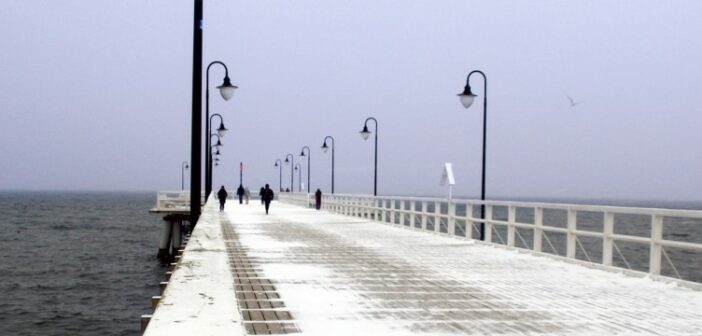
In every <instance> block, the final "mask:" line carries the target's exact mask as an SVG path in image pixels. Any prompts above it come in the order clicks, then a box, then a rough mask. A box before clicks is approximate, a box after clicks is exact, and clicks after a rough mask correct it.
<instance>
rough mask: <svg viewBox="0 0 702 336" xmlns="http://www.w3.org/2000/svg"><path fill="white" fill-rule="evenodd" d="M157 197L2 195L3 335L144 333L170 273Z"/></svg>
mask: <svg viewBox="0 0 702 336" xmlns="http://www.w3.org/2000/svg"><path fill="white" fill-rule="evenodd" d="M155 196H156V194H155V193H148V194H147V193H59V192H48V193H39V192H0V232H1V234H0V237H2V238H0V293H1V294H0V295H2V298H1V299H0V335H138V334H139V316H140V315H141V314H147V313H149V312H150V308H149V299H150V298H151V296H153V295H158V283H159V281H162V279H164V272H165V271H166V270H165V269H164V268H162V267H161V266H160V265H159V263H158V261H157V260H156V257H155V256H156V252H157V244H158V235H159V227H160V223H161V217H160V216H158V215H150V214H149V213H148V210H149V208H151V207H152V206H153V205H154V204H155Z"/></svg>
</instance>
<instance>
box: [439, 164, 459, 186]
mask: <svg viewBox="0 0 702 336" xmlns="http://www.w3.org/2000/svg"><path fill="white" fill-rule="evenodd" d="M454 184H456V180H455V179H454V178H453V166H452V165H451V163H450V162H446V163H444V173H443V174H442V175H441V185H442V186H445V185H454Z"/></svg>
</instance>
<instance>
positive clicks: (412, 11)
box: [0, 0, 702, 200]
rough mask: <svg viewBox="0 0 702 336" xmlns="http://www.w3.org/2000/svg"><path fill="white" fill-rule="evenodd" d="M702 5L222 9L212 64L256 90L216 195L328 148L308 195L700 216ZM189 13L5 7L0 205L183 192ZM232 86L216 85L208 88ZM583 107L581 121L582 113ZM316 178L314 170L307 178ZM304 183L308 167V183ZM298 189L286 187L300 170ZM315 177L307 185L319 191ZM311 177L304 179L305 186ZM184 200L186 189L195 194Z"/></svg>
mask: <svg viewBox="0 0 702 336" xmlns="http://www.w3.org/2000/svg"><path fill="white" fill-rule="evenodd" d="M699 13H702V2H700V1H664V2H662V1H642V0H637V1H409V0H404V1H399V0H398V1H386V0H381V1H377V0H374V1H332V0H330V1H301V0H296V1H231V0H206V1H205V33H204V46H205V47H204V50H205V51H204V60H205V63H204V65H205V66H206V65H207V63H209V62H210V61H212V60H221V61H224V62H225V63H227V65H228V66H229V69H230V77H231V79H232V82H233V83H234V84H236V85H238V86H239V87H240V89H239V90H238V91H237V93H236V94H235V96H234V98H232V100H231V101H229V102H224V101H223V100H222V99H221V98H220V97H219V96H218V95H216V92H212V93H213V95H212V97H211V98H212V99H211V103H210V108H211V111H212V113H221V114H223V115H224V117H225V124H226V125H227V127H228V128H229V129H230V133H229V134H228V135H227V137H226V138H224V139H223V142H224V143H225V147H224V148H223V156H222V160H223V164H222V165H221V166H220V167H219V168H217V169H216V170H215V184H216V185H219V184H222V183H224V184H226V185H227V186H229V187H230V188H233V187H235V183H238V163H239V162H240V161H244V164H245V168H246V171H245V176H244V180H245V184H247V185H249V186H251V187H253V188H254V189H257V188H258V187H259V186H260V185H261V184H263V183H266V182H268V183H271V184H272V185H274V186H277V184H278V170H277V169H276V168H274V167H273V162H274V161H275V159H276V158H284V157H285V154H287V153H292V154H294V155H295V160H296V162H297V160H299V156H298V155H299V153H300V149H301V147H302V146H303V145H308V146H310V147H311V148H312V187H313V188H317V187H320V188H321V189H322V190H323V191H324V192H328V191H329V189H330V187H329V185H330V183H329V180H330V153H327V154H322V152H321V150H320V149H319V146H320V145H321V143H322V139H323V138H324V136H325V135H332V136H334V137H335V138H336V142H337V143H336V146H337V148H336V189H337V192H348V193H371V192H372V187H373V185H372V183H373V143H372V138H371V139H370V140H368V141H363V140H362V138H361V137H360V136H359V134H358V132H359V131H360V130H361V128H362V126H363V121H364V120H365V118H366V117H368V116H374V117H376V118H377V119H378V120H379V129H380V132H379V137H380V139H379V193H381V194H394V195H397V194H401V195H409V194H414V195H416V194H437V195H442V194H445V192H446V191H445V188H444V187H440V186H439V185H438V184H439V181H440V176H441V169H442V165H443V163H444V162H452V163H453V165H454V170H455V174H456V179H457V183H458V184H457V186H456V188H455V189H454V193H455V194H461V195H478V194H479V190H480V189H479V188H480V160H481V140H482V135H481V133H482V128H481V126H482V124H481V123H482V96H483V88H482V86H483V84H482V81H481V79H480V78H479V77H477V76H476V77H474V78H472V79H471V84H472V87H473V90H474V92H476V93H477V94H478V95H480V97H478V100H477V101H476V103H475V104H474V106H473V107H471V108H470V109H468V110H466V109H464V108H463V107H462V106H461V105H460V103H459V101H458V99H457V97H456V94H457V93H459V92H460V91H461V90H462V89H463V86H464V85H465V77H466V75H467V74H468V72H470V71H471V70H474V69H480V70H483V71H484V72H485V73H486V74H487V76H488V82H489V83H488V84H489V86H488V90H489V92H488V162H487V168H488V185H487V193H488V198H491V197H492V198H495V197H496V198H499V197H500V196H516V197H582V198H589V197H607V198H620V197H623V198H637V199H689V200H700V199H702V196H701V192H700V190H701V189H700V180H702V179H701V177H702V155H700V154H699V151H700V144H702V132H700V131H699V130H700V125H702V108H701V107H700V104H699V102H698V97H699V91H700V88H701V87H702V62H701V61H700V60H701V59H702V47H700V43H699V38H700V36H702V23H700V20H699ZM191 25H192V1H185V0H180V1H172V0H158V1H157V0H130V1H125V0H122V1H79V0H73V1H67V0H46V1H38V0H22V1H19V0H8V1H6V2H5V4H4V6H3V10H2V11H0V40H2V41H3V43H2V44H3V46H2V59H1V60H0V73H1V74H2V76H0V109H1V112H0V189H60V190H160V189H179V188H180V164H181V161H183V160H189V158H190V113H191V112H190V104H191V96H190V92H191V71H192V70H191V64H192V30H191V29H192V28H191ZM222 74H223V73H222V70H221V69H220V68H217V67H213V71H212V73H211V87H212V88H214V86H216V85H219V84H220V82H221V77H222ZM568 95H570V96H572V97H573V98H574V99H575V100H576V101H580V102H582V104H580V105H577V106H575V107H571V106H570V103H569V101H568V99H567V97H566V96H568ZM305 163H306V162H305ZM305 169H306V168H305ZM283 172H284V173H283V185H284V186H285V185H289V176H290V171H289V166H284V171H283ZM304 175H306V170H304V173H303V176H304ZM295 179H296V180H297V174H296V177H295ZM186 183H187V181H186Z"/></svg>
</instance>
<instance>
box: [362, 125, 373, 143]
mask: <svg viewBox="0 0 702 336" xmlns="http://www.w3.org/2000/svg"><path fill="white" fill-rule="evenodd" d="M360 133H361V136H362V137H363V140H368V137H370V134H371V132H370V131H369V130H368V125H363V130H362V131H361V132H360Z"/></svg>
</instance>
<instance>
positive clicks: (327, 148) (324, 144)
mask: <svg viewBox="0 0 702 336" xmlns="http://www.w3.org/2000/svg"><path fill="white" fill-rule="evenodd" d="M321 148H322V152H324V153H326V152H327V150H329V147H327V143H326V142H324V143H323V144H322V147H321Z"/></svg>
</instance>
